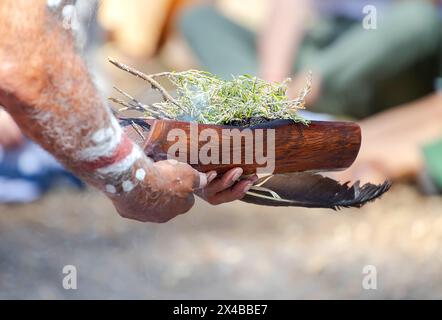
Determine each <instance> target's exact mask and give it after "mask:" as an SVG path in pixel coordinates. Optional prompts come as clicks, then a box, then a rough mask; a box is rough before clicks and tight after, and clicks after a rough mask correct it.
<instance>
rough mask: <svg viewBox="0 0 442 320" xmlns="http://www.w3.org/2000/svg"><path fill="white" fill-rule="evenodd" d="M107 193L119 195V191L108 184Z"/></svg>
mask: <svg viewBox="0 0 442 320" xmlns="http://www.w3.org/2000/svg"><path fill="white" fill-rule="evenodd" d="M106 192H107V193H112V194H115V193H117V189H116V188H115V187H114V186H113V185H111V184H107V185H106Z"/></svg>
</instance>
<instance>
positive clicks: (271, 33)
mask: <svg viewBox="0 0 442 320" xmlns="http://www.w3.org/2000/svg"><path fill="white" fill-rule="evenodd" d="M272 4H273V7H272V10H271V12H270V15H269V17H268V18H267V23H266V24H265V25H264V28H263V31H262V33H261V35H260V38H259V39H258V51H259V52H258V55H259V60H260V61H259V62H260V76H261V77H263V78H264V79H266V80H270V81H280V80H282V79H283V78H285V77H287V76H288V75H289V74H290V71H291V67H292V64H293V60H294V57H295V55H296V52H297V50H298V47H299V45H300V43H301V41H302V38H303V36H304V32H305V23H306V20H307V16H308V14H309V12H310V11H311V8H310V1H309V0H277V1H274V2H272Z"/></svg>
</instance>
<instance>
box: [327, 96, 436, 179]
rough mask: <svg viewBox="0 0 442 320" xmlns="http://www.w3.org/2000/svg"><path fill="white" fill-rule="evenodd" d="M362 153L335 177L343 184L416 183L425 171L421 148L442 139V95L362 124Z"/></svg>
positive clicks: (370, 119)
mask: <svg viewBox="0 0 442 320" xmlns="http://www.w3.org/2000/svg"><path fill="white" fill-rule="evenodd" d="M360 125H361V127H362V132H363V135H362V145H361V151H360V153H359V155H358V158H357V159H356V161H355V163H354V164H353V166H352V167H351V168H350V169H349V170H346V171H344V172H341V173H336V174H334V175H333V177H334V178H337V179H339V180H341V181H350V180H362V181H363V182H367V181H370V182H382V181H384V180H385V179H390V180H399V179H415V178H416V177H417V175H418V174H419V172H422V170H423V165H424V163H423V159H422V153H421V148H422V146H423V145H425V144H427V143H431V142H432V141H434V140H436V139H438V138H441V137H442V94H440V93H434V94H432V95H430V96H428V97H425V98H422V99H420V100H418V101H414V102H411V103H408V104H406V105H403V106H399V107H396V108H394V109H391V110H388V111H384V112H382V113H379V114H377V115H375V116H372V117H370V118H367V119H366V120H363V121H361V123H360Z"/></svg>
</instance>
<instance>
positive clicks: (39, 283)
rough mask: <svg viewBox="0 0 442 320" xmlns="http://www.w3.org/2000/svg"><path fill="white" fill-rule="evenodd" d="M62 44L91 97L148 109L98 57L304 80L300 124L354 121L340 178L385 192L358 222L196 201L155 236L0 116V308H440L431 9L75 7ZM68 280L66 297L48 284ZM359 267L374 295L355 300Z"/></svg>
mask: <svg viewBox="0 0 442 320" xmlns="http://www.w3.org/2000/svg"><path fill="white" fill-rule="evenodd" d="M75 19H78V22H79V24H78V25H79V26H80V27H79V28H78V29H77V30H76V33H77V40H78V46H79V48H81V50H82V51H83V52H84V56H85V59H86V60H87V62H88V65H89V67H90V70H91V73H92V74H93V77H94V79H95V82H96V85H97V87H98V88H99V89H100V91H101V92H102V93H103V96H104V97H108V96H112V95H114V91H113V90H112V87H113V86H114V85H115V86H118V87H120V88H123V89H124V90H125V91H127V92H130V93H131V94H133V95H134V96H136V97H138V98H139V99H140V100H142V101H149V100H152V99H156V98H158V97H156V96H155V94H154V93H152V92H151V89H150V88H149V87H148V86H146V85H145V84H144V83H143V82H140V81H138V80H137V79H135V78H134V77H131V76H130V75H128V74H126V73H123V72H121V71H119V70H117V69H115V68H114V67H112V66H111V64H109V63H108V62H107V57H109V56H110V57H113V58H116V59H117V60H119V61H121V62H124V63H126V64H129V65H131V66H134V67H136V68H137V69H140V70H142V71H144V72H146V73H155V72H160V71H170V70H175V71H180V70H187V69H191V68H198V69H202V70H208V71H210V72H213V73H215V74H217V75H219V76H220V77H224V78H229V77H230V76H231V75H238V74H246V73H247V74H252V75H257V76H259V77H261V78H263V79H266V80H268V81H281V80H283V79H285V78H287V77H291V78H292V82H291V85H290V89H289V95H293V96H296V95H297V93H298V92H299V90H300V89H301V88H303V87H304V85H305V79H306V74H307V73H308V72H309V71H312V73H313V88H312V92H311V94H310V96H309V97H308V100H307V110H308V112H309V113H306V114H305V115H306V117H309V118H311V119H316V118H318V119H322V118H335V119H349V120H354V121H358V122H359V123H360V125H361V127H362V129H363V144H362V149H361V152H360V155H359V156H358V159H357V160H356V162H355V164H354V165H353V166H352V167H351V168H350V169H348V170H346V171H344V172H341V173H336V174H334V177H335V178H337V179H339V180H341V181H348V180H351V181H354V180H358V179H360V180H362V181H364V182H366V181H371V182H380V181H383V180H384V179H390V180H392V181H393V182H394V185H393V188H392V190H391V191H390V192H388V193H387V194H386V195H385V196H384V197H383V198H382V199H381V200H378V201H377V202H375V203H372V204H368V205H366V206H365V207H364V208H362V209H344V210H342V211H338V212H333V211H330V210H322V209H297V208H290V209H286V208H277V209H276V208H265V207H259V206H253V205H248V204H244V203H241V202H235V203H230V204H226V205H221V206H217V207H212V206H210V205H208V204H206V203H204V202H202V201H197V203H196V206H195V207H194V208H193V209H192V211H191V212H190V213H189V214H187V215H184V216H180V217H178V218H177V219H175V220H173V221H172V222H169V223H167V224H164V225H153V224H141V223H137V222H132V221H129V220H125V219H122V218H120V217H119V216H118V214H117V213H116V211H115V209H114V208H113V207H112V204H111V203H110V202H109V201H108V200H107V198H106V197H105V196H104V195H102V194H100V193H99V192H97V191H95V190H93V189H90V188H88V187H86V186H84V185H83V184H82V183H81V182H80V181H79V180H78V179H76V178H75V177H73V176H72V175H71V174H69V173H68V172H65V171H64V169H63V168H62V167H60V166H59V165H58V164H57V163H56V161H54V160H53V159H52V157H50V156H49V155H48V154H47V153H45V152H44V151H43V150H41V149H40V148H39V147H38V146H36V145H34V144H33V143H31V142H29V141H27V140H26V138H24V137H23V136H21V133H20V131H19V129H18V128H17V127H16V126H15V124H14V123H13V121H12V120H11V118H10V117H9V116H8V115H7V114H6V113H5V112H4V111H2V110H0V298H3V299H9V298H24V299H31V298H32V299H70V298H85V299H90V298H102V299H114V298H122V299H126V298H135V299H144V298H147V299H163V298H167V299H194V298H195V299H196V298H199V299H206V298H207V299H211V298H220V299H249V298H250V299H296V298H298V299H307V298H313V299H349V298H356V299H362V298H369V299H372V298H387V299H392V298H425V299H433V298H442V277H441V270H442V197H441V194H442V192H441V191H442V93H441V91H442V80H441V77H442V50H441V48H442V36H441V34H442V27H441V23H442V2H441V1H431V0H428V1H425V0H421V1H418V0H416V1H412V0H409V1H388V0H384V1H381V0H376V1H374V0H372V1H363V0H347V1H346V0H333V1H314V0H274V1H271V0H241V1H237V0H216V1H196V0H155V1H154V0H127V1H122V0H102V1H82V0H79V1H78V2H77V11H76V17H75ZM65 265H74V266H76V267H77V276H78V289H77V290H65V289H63V286H62V279H63V277H64V275H63V273H62V269H63V267H64V266H65ZM366 266H374V267H375V268H376V277H377V281H376V284H377V288H376V289H372V290H367V289H364V287H363V285H362V283H363V280H364V277H365V276H366V275H365V274H364V273H363V271H364V268H365V267H366Z"/></svg>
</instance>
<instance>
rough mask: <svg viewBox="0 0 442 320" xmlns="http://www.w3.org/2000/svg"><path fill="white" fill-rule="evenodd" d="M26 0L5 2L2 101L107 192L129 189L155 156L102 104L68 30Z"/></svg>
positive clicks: (30, 132)
mask: <svg viewBox="0 0 442 320" xmlns="http://www.w3.org/2000/svg"><path fill="white" fill-rule="evenodd" d="M28 4H29V2H28V3H26V2H25V1H5V2H3V3H2V4H1V5H0V10H1V12H0V16H1V18H2V19H3V21H2V22H1V23H0V35H1V36H2V44H1V47H0V57H1V59H2V63H1V64H0V75H1V78H0V103H1V104H2V105H3V106H4V107H5V108H6V109H7V110H8V112H9V113H10V114H11V115H12V116H13V117H14V119H15V121H16V122H17V123H18V125H19V126H20V128H21V129H22V130H23V131H24V133H25V134H26V135H27V136H28V137H30V138H31V139H33V140H34V141H36V142H38V143H39V144H40V145H42V146H43V147H44V148H45V149H46V150H48V151H49V152H50V153H52V154H53V155H54V156H55V157H56V158H57V159H58V160H59V161H60V162H61V163H63V164H64V165H65V166H66V167H67V168H69V169H70V170H71V171H72V172H73V173H75V174H77V175H78V176H80V177H81V178H83V179H85V180H86V181H87V182H89V183H90V184H92V185H94V186H96V187H98V188H100V189H101V190H103V191H105V192H107V193H108V194H110V195H112V194H123V193H124V192H129V191H132V190H133V189H134V188H135V187H136V186H137V185H138V182H139V181H138V180H137V177H142V176H143V178H144V176H145V175H146V174H148V172H146V171H150V170H149V169H151V168H149V167H150V166H151V162H149V160H148V159H147V157H145V156H144V155H143V154H142V152H141V150H140V149H139V148H138V147H137V146H135V145H134V143H133V142H132V141H131V140H129V139H128V138H127V137H126V136H125V134H124V133H123V132H122V130H121V128H120V126H119V124H118V123H117V121H116V119H115V118H114V116H113V115H112V113H111V112H110V111H109V109H108V108H107V106H106V105H105V104H104V103H103V99H102V98H101V97H100V95H99V94H98V93H97V91H96V90H95V87H94V85H93V83H92V80H91V78H90V76H89V74H88V71H87V68H86V66H85V64H84V62H83V60H82V59H81V57H80V55H78V54H77V52H76V51H75V48H74V42H73V39H72V35H71V34H70V32H68V31H66V30H64V29H63V28H62V26H61V23H59V21H57V20H56V18H55V16H56V15H54V14H52V12H51V10H50V9H49V8H47V7H46V5H45V2H44V1H40V2H38V4H37V5H31V6H29V5H28ZM23 21H26V23H23Z"/></svg>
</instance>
